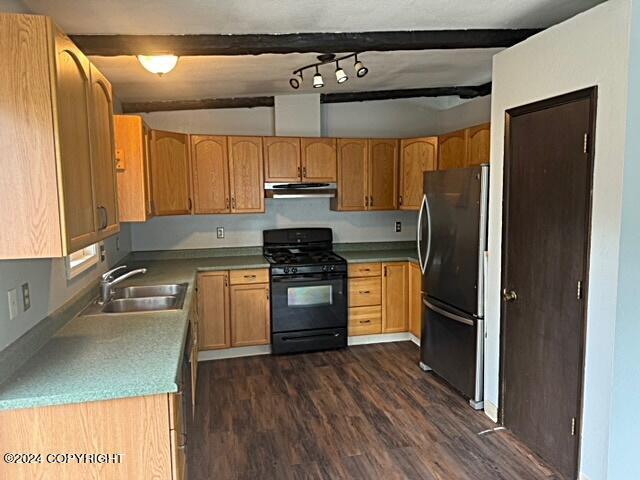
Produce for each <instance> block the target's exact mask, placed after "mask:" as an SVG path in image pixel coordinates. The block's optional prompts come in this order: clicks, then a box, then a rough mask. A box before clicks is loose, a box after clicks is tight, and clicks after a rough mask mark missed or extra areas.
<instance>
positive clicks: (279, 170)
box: [262, 137, 302, 182]
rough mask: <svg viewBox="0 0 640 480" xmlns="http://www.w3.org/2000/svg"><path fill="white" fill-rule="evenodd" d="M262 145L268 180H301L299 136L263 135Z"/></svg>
mask: <svg viewBox="0 0 640 480" xmlns="http://www.w3.org/2000/svg"><path fill="white" fill-rule="evenodd" d="M262 145H263V148H264V170H265V179H266V181H267V182H300V181H301V180H302V166H301V158H300V139H299V138H297V137H262Z"/></svg>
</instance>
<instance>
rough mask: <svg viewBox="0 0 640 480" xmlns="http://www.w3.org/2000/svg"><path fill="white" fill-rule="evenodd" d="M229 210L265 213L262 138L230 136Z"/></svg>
mask: <svg viewBox="0 0 640 480" xmlns="http://www.w3.org/2000/svg"><path fill="white" fill-rule="evenodd" d="M228 148H229V184H230V191H231V212H233V213H262V212H264V171H263V161H262V138H261V137H229V142H228Z"/></svg>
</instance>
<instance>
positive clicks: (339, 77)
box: [336, 62, 349, 83]
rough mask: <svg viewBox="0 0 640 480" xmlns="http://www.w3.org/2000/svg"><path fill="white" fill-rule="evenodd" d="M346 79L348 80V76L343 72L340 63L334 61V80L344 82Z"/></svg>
mask: <svg viewBox="0 0 640 480" xmlns="http://www.w3.org/2000/svg"><path fill="white" fill-rule="evenodd" d="M347 80H349V77H348V76H347V74H346V73H344V70H343V69H342V68H340V63H339V62H336V82H338V83H344V82H346V81H347Z"/></svg>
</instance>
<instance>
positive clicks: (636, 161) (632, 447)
mask: <svg viewBox="0 0 640 480" xmlns="http://www.w3.org/2000/svg"><path fill="white" fill-rule="evenodd" d="M629 53H630V59H629V60H630V61H629V97H628V107H627V108H628V111H627V140H626V152H625V163H624V186H623V199H622V226H621V235H620V270H619V276H618V278H619V282H618V310H617V315H616V329H615V347H614V363H613V389H612V402H611V423H610V434H609V465H608V480H627V479H637V478H640V205H639V201H640V90H639V89H638V86H640V0H634V1H633V5H632V13H631V42H630V52H629Z"/></svg>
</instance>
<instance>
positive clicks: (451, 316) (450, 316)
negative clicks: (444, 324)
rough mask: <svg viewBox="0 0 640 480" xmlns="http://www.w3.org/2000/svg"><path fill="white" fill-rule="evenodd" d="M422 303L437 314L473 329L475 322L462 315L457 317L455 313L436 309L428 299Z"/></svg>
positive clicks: (424, 299)
mask: <svg viewBox="0 0 640 480" xmlns="http://www.w3.org/2000/svg"><path fill="white" fill-rule="evenodd" d="M422 303H424V305H425V307H427V308H428V309H430V310H433V311H434V312H436V313H439V314H440V315H442V316H443V317H447V318H448V319H450V320H455V321H456V322H460V323H464V324H465V325H470V326H472V327H473V320H471V319H469V318H465V317H461V316H460V315H456V314H455V313H451V312H447V311H446V310H445V309H444V308H440V307H436V306H435V305H434V304H432V303H430V302H429V301H428V300H427V299H426V298H423V299H422Z"/></svg>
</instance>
